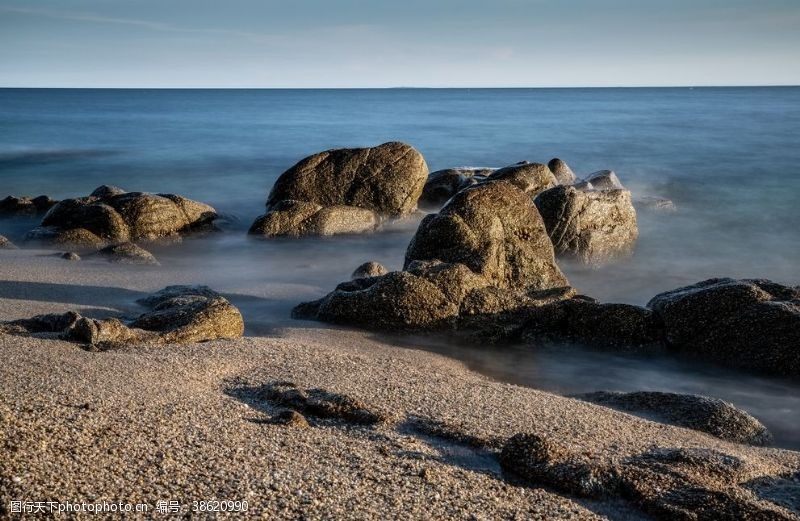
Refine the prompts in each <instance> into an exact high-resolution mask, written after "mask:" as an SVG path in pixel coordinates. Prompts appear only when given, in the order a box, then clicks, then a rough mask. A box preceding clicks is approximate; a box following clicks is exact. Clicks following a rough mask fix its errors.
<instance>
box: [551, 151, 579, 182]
mask: <svg viewBox="0 0 800 521" xmlns="http://www.w3.org/2000/svg"><path fill="white" fill-rule="evenodd" d="M547 167H548V168H549V169H550V171H551V172H553V175H554V176H556V181H558V184H560V185H571V184H574V183H575V181H576V180H577V177H576V176H575V172H573V171H572V169H571V168H570V167H569V165H568V164H567V163H565V162H564V161H563V160H561V159H559V158H557V157H554V158H553V159H551V160H550V162H549V163H547Z"/></svg>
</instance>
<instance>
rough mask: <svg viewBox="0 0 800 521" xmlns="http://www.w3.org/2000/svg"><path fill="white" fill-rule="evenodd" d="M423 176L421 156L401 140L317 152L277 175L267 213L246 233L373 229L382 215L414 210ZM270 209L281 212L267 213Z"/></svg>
mask: <svg viewBox="0 0 800 521" xmlns="http://www.w3.org/2000/svg"><path fill="white" fill-rule="evenodd" d="M427 178H428V166H427V165H426V164H425V160H424V159H423V157H422V155H421V154H420V153H419V152H417V151H416V150H415V149H414V148H413V147H411V146H410V145H406V144H405V143H397V142H391V143H384V144H382V145H380V146H377V147H373V148H342V149H336V150H327V151H325V152H320V153H318V154H314V155H312V156H309V157H307V158H305V159H303V160H301V161H300V162H298V163H297V164H296V165H294V166H293V167H291V168H290V169H289V170H287V171H286V172H284V173H283V174H281V176H280V177H279V178H278V180H277V181H276V182H275V186H273V187H272V191H271V192H270V194H269V197H268V198H267V213H266V215H264V216H261V217H259V218H258V220H257V221H256V222H255V223H254V224H253V226H252V227H251V229H250V233H252V234H261V235H266V236H289V237H299V236H303V235H321V234H323V233H320V229H321V230H323V231H326V233H325V234H327V235H333V234H337V233H357V232H361V231H364V230H365V229H374V228H375V227H376V226H377V225H378V224H379V223H380V220H381V219H382V218H384V217H391V218H396V217H403V216H406V215H410V214H411V213H412V212H414V211H415V210H416V208H417V200H418V199H419V197H420V194H421V193H422V189H423V187H424V185H425V181H426V180H427ZM273 212H279V213H281V214H282V215H278V216H275V217H270V214H271V213H273ZM321 212H322V213H321ZM320 213H321V215H320ZM309 219H311V221H310V222H306V221H308V220H309Z"/></svg>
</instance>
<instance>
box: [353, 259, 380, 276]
mask: <svg viewBox="0 0 800 521" xmlns="http://www.w3.org/2000/svg"><path fill="white" fill-rule="evenodd" d="M387 273H388V270H387V269H386V268H384V267H383V264H381V263H379V262H375V261H370V262H365V263H364V264H362V265H361V266H359V267H358V268H356V269H355V271H353V274H352V275H351V276H350V278H351V279H364V278H369V277H380V276H381V275H386V274H387Z"/></svg>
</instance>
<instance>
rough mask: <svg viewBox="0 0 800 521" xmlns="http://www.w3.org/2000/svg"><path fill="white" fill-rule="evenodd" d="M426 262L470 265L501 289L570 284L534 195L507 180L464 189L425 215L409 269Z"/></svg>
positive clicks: (407, 261)
mask: <svg viewBox="0 0 800 521" xmlns="http://www.w3.org/2000/svg"><path fill="white" fill-rule="evenodd" d="M551 176H552V174H551ZM426 260H438V261H441V262H445V263H451V264H456V263H460V264H464V265H465V266H467V267H468V268H469V269H470V270H472V271H473V272H474V273H476V274H478V275H481V276H483V277H485V278H486V279H487V280H488V281H490V282H491V284H492V285H494V286H497V287H499V288H511V289H548V288H553V287H561V286H566V285H567V280H566V278H565V277H564V275H563V274H562V273H561V270H560V269H559V268H558V266H557V265H556V263H555V259H554V256H553V247H552V244H551V242H550V239H549V237H548V235H547V230H546V229H545V226H544V223H543V222H542V219H541V217H540V215H539V212H537V211H536V208H535V207H534V205H533V203H532V201H531V199H530V197H529V196H528V195H527V194H525V193H524V192H522V191H521V190H519V189H517V188H515V187H514V186H512V185H511V184H509V183H505V182H502V183H501V182H490V183H486V184H483V185H480V186H476V187H474V188H468V189H466V190H463V191H461V192H459V193H458V194H457V195H456V196H455V197H453V198H452V199H451V200H450V201H449V202H448V203H447V205H446V206H445V207H444V208H442V210H441V211H440V212H439V213H438V214H430V215H428V216H427V217H425V219H423V221H422V222H421V223H420V225H419V228H418V229H417V233H416V234H415V235H414V238H413V239H412V240H411V243H410V244H409V246H408V249H407V251H406V259H405V268H407V267H408V266H409V265H410V264H411V263H412V262H413V261H426Z"/></svg>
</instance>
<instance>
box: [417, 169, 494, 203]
mask: <svg viewBox="0 0 800 521" xmlns="http://www.w3.org/2000/svg"><path fill="white" fill-rule="evenodd" d="M494 171H495V169H494V168H447V169H445V170H437V171H436V172H432V173H431V174H430V175H429V176H428V181H427V182H426V183H425V187H424V188H423V190H422V195H421V196H420V198H419V205H420V206H421V207H423V208H426V209H431V210H438V209H439V208H441V207H442V206H443V205H444V204H445V203H446V202H447V201H448V200H449V199H450V198H451V197H453V196H454V195H455V194H457V193H458V192H460V191H461V190H463V189H465V188H469V187H470V186H474V185H476V184H478V183H480V182H482V181H485V180H486V179H487V178H488V176H490V175H491V174H492V172H494Z"/></svg>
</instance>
